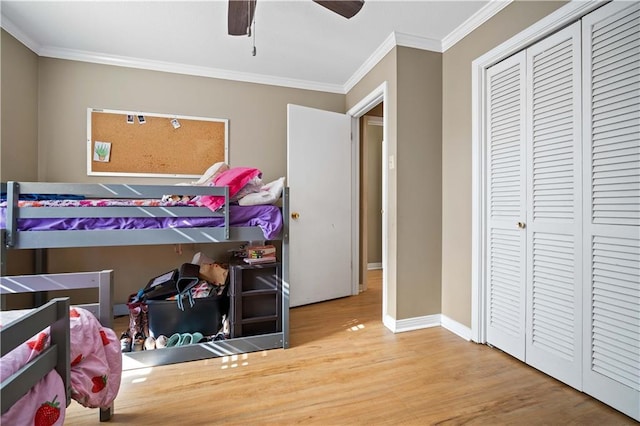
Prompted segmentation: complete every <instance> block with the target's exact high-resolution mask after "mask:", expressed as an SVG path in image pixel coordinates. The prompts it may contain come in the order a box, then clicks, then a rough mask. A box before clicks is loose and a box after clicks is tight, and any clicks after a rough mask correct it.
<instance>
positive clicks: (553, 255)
mask: <svg viewBox="0 0 640 426" xmlns="http://www.w3.org/2000/svg"><path fill="white" fill-rule="evenodd" d="M580 68H581V64H580V23H579V22H576V23H575V24H573V25H571V26H570V27H567V28H565V29H564V30H562V31H560V32H558V33H555V34H554V35H552V36H549V37H547V38H545V39H544V40H542V41H540V42H538V43H536V44H535V45H533V46H532V47H531V48H529V49H527V70H526V75H527V95H526V97H527V98H526V99H527V100H526V105H527V114H526V116H527V148H526V150H527V156H526V158H527V159H526V161H527V208H526V211H527V223H526V236H527V237H526V241H527V243H526V245H527V268H526V270H527V272H526V276H527V279H526V283H527V284H526V287H527V292H526V300H527V304H526V306H527V315H526V362H527V363H528V364H530V365H532V366H533V367H536V368H537V369H539V370H541V371H543V372H545V373H547V374H549V375H551V376H553V377H555V378H556V379H558V380H561V381H563V382H565V383H567V384H569V385H570V386H573V387H575V388H577V389H582V261H581V259H582V257H581V256H582V186H581V181H582V168H581V163H582V149H581V144H582V140H581V137H580V132H581V97H580V92H581V69H580Z"/></svg>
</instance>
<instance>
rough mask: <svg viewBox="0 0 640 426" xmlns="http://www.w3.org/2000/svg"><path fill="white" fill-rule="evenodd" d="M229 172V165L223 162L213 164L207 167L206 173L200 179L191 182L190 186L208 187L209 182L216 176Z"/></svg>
mask: <svg viewBox="0 0 640 426" xmlns="http://www.w3.org/2000/svg"><path fill="white" fill-rule="evenodd" d="M226 170H229V165H228V164H227V163H225V162H224V161H221V162H219V163H215V164H214V165H213V166H211V167H209V168H208V169H207V171H205V172H204V173H203V174H202V176H201V177H200V179H198V180H197V181H195V182H191V185H197V186H209V184H210V183H211V182H213V180H214V179H215V178H216V176H218V175H219V174H220V173H222V172H224V171H226Z"/></svg>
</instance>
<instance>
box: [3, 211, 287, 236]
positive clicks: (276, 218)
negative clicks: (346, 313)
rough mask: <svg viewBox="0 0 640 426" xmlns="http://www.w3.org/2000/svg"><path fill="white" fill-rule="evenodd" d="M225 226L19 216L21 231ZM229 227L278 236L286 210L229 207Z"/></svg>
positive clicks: (186, 220) (204, 220) (210, 221)
mask: <svg viewBox="0 0 640 426" xmlns="http://www.w3.org/2000/svg"><path fill="white" fill-rule="evenodd" d="M5 212H6V207H0V229H5V216H6V214H5ZM222 226H224V218H223V217H183V218H175V217H158V218H154V217H136V218H123V217H116V218H55V219H19V220H18V230H19V231H59V230H98V229H101V230H114V229H162V228H205V227H222ZM229 226H231V227H246V226H258V227H260V228H261V229H262V231H263V233H264V237H265V239H267V240H273V239H276V238H277V237H278V235H279V234H280V231H281V230H282V213H281V212H280V208H279V207H277V206H273V205H260V206H237V205H230V206H229Z"/></svg>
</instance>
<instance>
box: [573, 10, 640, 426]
mask: <svg viewBox="0 0 640 426" xmlns="http://www.w3.org/2000/svg"><path fill="white" fill-rule="evenodd" d="M582 28H583V41H582V43H583V69H584V71H585V78H584V80H585V84H584V91H585V93H584V99H585V102H584V114H583V116H584V117H585V120H584V122H585V123H584V124H585V125H584V132H583V134H584V137H585V139H586V140H585V143H584V147H585V149H584V182H585V186H584V252H585V255H586V256H585V259H588V261H587V260H585V264H584V282H585V295H584V297H585V302H586V303H585V304H584V321H585V327H584V349H583V353H584V361H583V365H584V391H585V392H586V393H588V394H590V395H592V396H594V397H596V398H598V399H599V400H601V401H604V402H605V403H607V404H610V405H612V406H613V407H615V408H617V409H618V410H620V411H622V412H623V413H625V414H627V415H629V416H631V417H633V418H634V419H636V420H638V421H640V102H639V93H640V68H639V67H638V64H640V3H638V2H635V3H634V2H612V3H608V4H606V5H605V6H603V7H601V8H600V9H598V10H596V11H594V12H592V13H591V14H589V15H587V16H586V17H585V18H584V19H583V23H582Z"/></svg>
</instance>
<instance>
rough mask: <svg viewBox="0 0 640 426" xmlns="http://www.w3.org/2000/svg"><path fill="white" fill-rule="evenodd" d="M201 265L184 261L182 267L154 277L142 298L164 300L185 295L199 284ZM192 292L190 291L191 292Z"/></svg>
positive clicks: (143, 292)
mask: <svg viewBox="0 0 640 426" xmlns="http://www.w3.org/2000/svg"><path fill="white" fill-rule="evenodd" d="M199 273H200V266H198V265H195V264H193V263H183V264H182V265H181V266H180V268H178V269H174V270H172V271H169V272H165V273H164V274H162V275H158V276H157V277H155V278H152V279H151V280H150V281H149V283H147V285H146V287H145V288H144V289H143V290H142V297H141V299H142V300H163V299H166V298H168V297H172V296H176V295H178V294H179V295H183V294H185V293H187V292H189V290H191V288H192V287H193V286H195V285H196V284H198V282H199V281H200V278H199V277H198V274H199ZM189 294H190V292H189Z"/></svg>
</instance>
